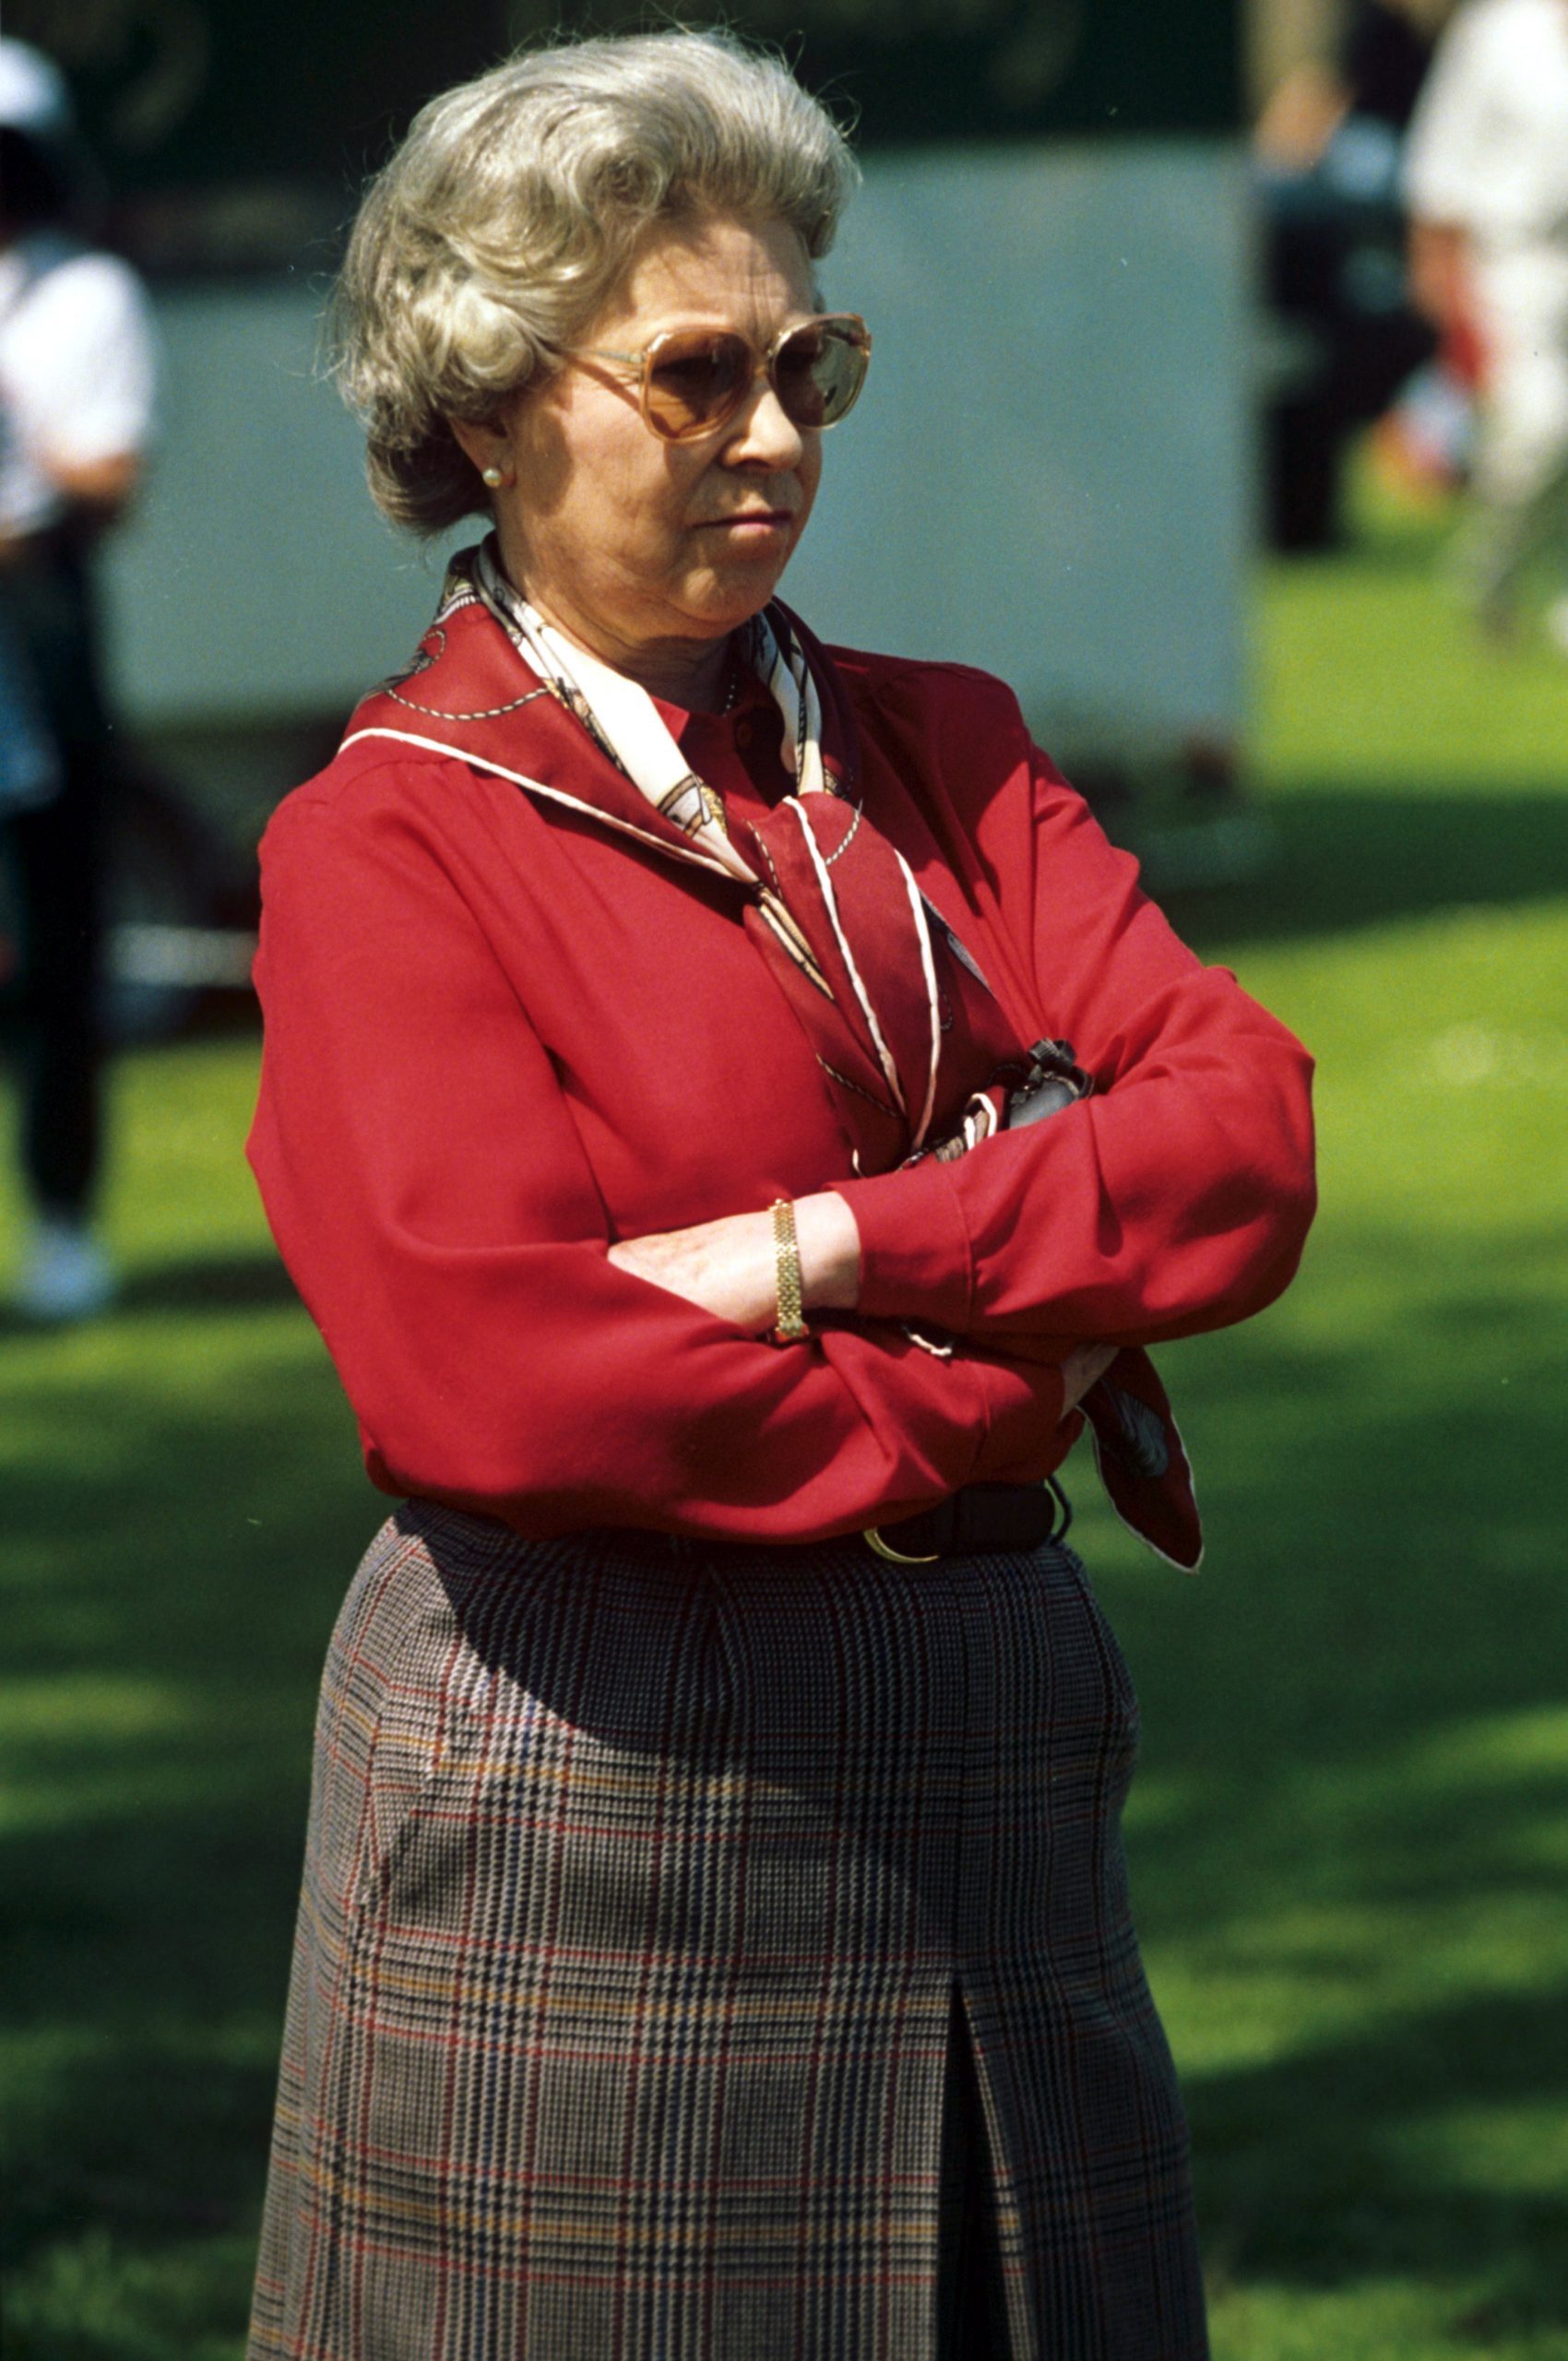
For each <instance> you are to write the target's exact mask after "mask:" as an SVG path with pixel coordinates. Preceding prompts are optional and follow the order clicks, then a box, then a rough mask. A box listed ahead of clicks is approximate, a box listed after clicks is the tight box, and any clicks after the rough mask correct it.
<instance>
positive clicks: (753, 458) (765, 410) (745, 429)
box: [724, 375, 805, 471]
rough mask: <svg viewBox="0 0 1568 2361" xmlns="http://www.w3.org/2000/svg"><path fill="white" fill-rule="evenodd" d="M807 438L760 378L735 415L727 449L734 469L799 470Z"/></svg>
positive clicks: (770, 388) (772, 391) (725, 455)
mask: <svg viewBox="0 0 1568 2361" xmlns="http://www.w3.org/2000/svg"><path fill="white" fill-rule="evenodd" d="M804 450H805V438H804V436H803V435H802V432H801V429H800V428H799V427H798V426H797V425H795V423H794V422H793V421H792V420H791V419H790V416H789V413H788V412H787V411H786V409H785V408H784V405H783V403H782V402H781V401H780V400H779V398H778V395H777V394H776V393H775V392H774V390H773V387H772V386H771V385H770V384H769V383H768V381H767V379H766V377H764V376H761V375H759V376H758V377H757V379H756V382H755V384H754V386H753V387H752V390H751V393H750V395H749V397H747V399H746V400H745V401H744V402H743V403H742V406H741V408H740V409H739V410H737V412H736V413H735V421H734V424H733V426H732V428H731V433H730V436H729V439H728V441H727V442H726V444H725V446H724V457H725V459H726V460H727V461H728V462H729V463H730V464H731V466H733V467H758V466H761V467H766V468H769V469H774V470H775V471H780V470H783V469H789V468H793V467H798V466H799V464H800V461H801V457H802V453H803V452H804Z"/></svg>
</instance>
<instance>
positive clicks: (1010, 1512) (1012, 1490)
mask: <svg viewBox="0 0 1568 2361" xmlns="http://www.w3.org/2000/svg"><path fill="white" fill-rule="evenodd" d="M1072 1522H1073V1512H1072V1509H1071V1507H1070V1506H1069V1504H1068V1501H1067V1495H1066V1493H1065V1492H1064V1491H1063V1489H1062V1487H1061V1485H1060V1484H1058V1483H1057V1482H1056V1481H1055V1479H1054V1477H1052V1478H1051V1481H1049V1482H1048V1483H1044V1484H966V1485H965V1487H964V1489H963V1490H962V1491H961V1492H951V1493H949V1495H948V1497H947V1498H946V1500H944V1501H938V1502H937V1504H936V1506H935V1507H934V1508H932V1509H921V1511H920V1513H919V1514H918V1515H916V1516H904V1517H899V1518H898V1519H897V1522H896V1523H894V1524H892V1525H868V1526H867V1527H866V1531H865V1540H866V1542H867V1545H868V1546H869V1547H870V1548H873V1549H874V1550H875V1552H876V1554H877V1556H878V1557H879V1558H890V1559H891V1560H893V1562H894V1564H895V1565H899V1566H908V1565H929V1564H931V1563H932V1560H935V1559H938V1558H976V1557H983V1556H984V1555H985V1554H986V1552H987V1551H988V1550H993V1549H1038V1548H1039V1547H1040V1546H1041V1544H1042V1543H1043V1542H1047V1541H1062V1540H1064V1539H1065V1538H1066V1535H1067V1529H1068V1527H1069V1526H1070V1525H1071V1524H1072Z"/></svg>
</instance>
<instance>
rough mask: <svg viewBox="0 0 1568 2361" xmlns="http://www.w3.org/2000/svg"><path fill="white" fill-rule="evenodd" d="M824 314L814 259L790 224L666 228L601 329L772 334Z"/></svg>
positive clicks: (649, 245)
mask: <svg viewBox="0 0 1568 2361" xmlns="http://www.w3.org/2000/svg"><path fill="white" fill-rule="evenodd" d="M817 308H818V294H817V289H816V284H815V279H814V273H813V270H812V265H811V259H810V256H809V255H807V253H806V250H805V248H804V246H803V245H802V243H801V239H800V236H799V234H798V232H797V231H794V230H792V229H791V228H790V225H789V224H788V222H784V221H766V222H761V223H754V222H747V221H733V220H712V219H709V220H703V221H695V222H670V223H660V224H659V226H658V227H656V228H655V229H654V230H652V231H649V233H648V235H647V238H646V239H645V240H644V242H643V243H642V245H641V246H640V247H639V248H638V250H637V253H636V255H635V257H634V259H633V262H632V265H631V267H630V268H629V270H628V271H627V273H626V275H625V277H624V279H623V280H622V282H621V285H620V287H619V288H618V289H617V291H616V292H615V293H614V295H612V298H611V300H610V302H609V303H608V304H607V305H606V307H605V309H604V311H603V313H602V314H600V319H599V321H598V322H597V323H596V326H595V334H596V336H597V335H600V334H601V333H602V332H603V331H604V330H606V329H610V328H613V329H614V330H615V331H616V332H617V334H620V333H623V332H624V331H625V330H626V329H629V328H632V327H634V326H635V327H636V329H638V330H639V331H641V332H644V333H645V334H646V335H649V336H651V335H655V334H657V333H658V332H659V330H660V329H661V328H664V327H670V326H676V325H678V324H680V325H683V324H685V323H686V322H688V321H690V322H694V323H698V322H707V321H710V320H711V321H712V322H714V323H715V324H716V325H719V326H726V327H730V326H733V327H739V328H742V329H748V328H749V329H757V328H764V327H766V329H768V330H769V331H770V332H771V331H772V330H773V329H775V328H777V327H778V326H781V325H783V324H784V323H785V322H786V321H787V320H789V319H790V318H791V317H795V316H802V315H805V314H810V313H812V312H814V311H815V310H816V309H817Z"/></svg>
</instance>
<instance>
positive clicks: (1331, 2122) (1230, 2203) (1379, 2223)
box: [1186, 1990, 1568, 2333]
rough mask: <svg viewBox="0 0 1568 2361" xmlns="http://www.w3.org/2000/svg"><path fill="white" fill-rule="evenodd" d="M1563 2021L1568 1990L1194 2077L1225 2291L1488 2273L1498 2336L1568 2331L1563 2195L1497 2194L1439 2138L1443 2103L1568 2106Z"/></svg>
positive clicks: (1492, 2327)
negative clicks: (1260, 2283)
mask: <svg viewBox="0 0 1568 2361" xmlns="http://www.w3.org/2000/svg"><path fill="white" fill-rule="evenodd" d="M1565 2014H1568V1990H1559V1991H1554V1992H1550V1993H1541V1994H1533V1993H1532V1994H1527V1995H1514V1994H1498V1995H1496V1996H1492V1997H1487V1998H1484V1999H1468V2000H1463V2001H1458V2002H1455V2004H1454V2005H1452V2006H1450V2007H1446V2008H1437V2009H1433V2010H1431V2011H1428V2012H1427V2013H1425V2014H1423V2015H1421V2016H1420V2017H1417V2018H1415V2019H1413V2020H1408V2021H1406V2022H1403V2023H1395V2024H1391V2025H1379V2026H1377V2027H1376V2028H1375V2029H1373V2030H1371V2031H1368V2032H1367V2033H1365V2034H1363V2035H1356V2036H1352V2037H1349V2038H1347V2039H1343V2040H1340V2041H1338V2042H1336V2043H1332V2044H1327V2045H1324V2046H1323V2047H1312V2048H1310V2049H1308V2050H1305V2051H1303V2052H1302V2053H1301V2055H1299V2056H1296V2057H1293V2058H1288V2059H1285V2060H1282V2061H1280V2062H1278V2063H1276V2064H1271V2065H1269V2066H1266V2067H1263V2068H1260V2069H1257V2070H1250V2071H1245V2072H1241V2073H1233V2074H1220V2075H1205V2076H1202V2077H1199V2078H1197V2079H1195V2080H1189V2082H1188V2085H1187V2092H1186V2096H1187V2106H1188V2114H1189V2118H1190V2119H1191V2122H1192V2127H1193V2138H1194V2153H1195V2154H1196V2157H1197V2159H1198V2185H1199V2199H1200V2211H1201V2214H1202V2218H1203V2223H1204V2227H1205V2231H1206V2238H1205V2245H1206V2253H1207V2255H1208V2258H1209V2267H1210V2272H1211V2276H1212V2278H1213V2280H1214V2282H1215V2283H1216V2284H1219V2285H1223V2284H1226V2283H1227V2282H1228V2281H1230V2280H1242V2279H1248V2278H1261V2279H1266V2280H1269V2281H1271V2282H1273V2283H1275V2284H1280V2283H1284V2284H1295V2285H1297V2286H1300V2287H1301V2288H1302V2289H1310V2290H1322V2289H1327V2288H1333V2287H1337V2286H1342V2285H1344V2284H1347V2283H1352V2282H1354V2281H1355V2280H1357V2279H1360V2278H1362V2277H1366V2278H1382V2279H1388V2278H1396V2277H1402V2276H1409V2277H1414V2278H1419V2279H1420V2280H1421V2281H1423V2282H1425V2283H1427V2284H1435V2285H1439V2286H1441V2285H1442V2284H1443V2283H1444V2282H1445V2281H1452V2282H1453V2283H1455V2284H1456V2285H1464V2284H1467V2283H1470V2282H1472V2281H1473V2279H1474V2276H1475V2274H1476V2271H1477V2267H1478V2265H1479V2266H1481V2267H1483V2268H1485V2267H1486V2266H1488V2265H1491V2266H1492V2269H1491V2273H1490V2275H1491V2283H1492V2294H1491V2298H1490V2300H1489V2302H1488V2305H1487V2312H1488V2319H1487V2320H1486V2322H1485V2330H1486V2331H1487V2332H1488V2333H1492V2332H1502V2331H1514V2332H1525V2331H1531V2330H1539V2329H1546V2328H1555V2327H1560V2326H1568V2242H1565V2241H1564V2239H1563V2237H1562V2199H1561V2195H1560V2193H1559V2192H1558V2191H1557V2190H1556V2189H1550V2188H1548V2187H1547V2186H1546V2185H1545V2182H1544V2177H1543V2178H1542V2180H1541V2182H1540V2184H1539V2185H1538V2186H1537V2187H1535V2188H1533V2189H1532V2188H1529V2187H1521V2188H1514V2189H1508V2188H1503V2189H1498V2188H1489V2187H1488V2186H1487V2184H1486V2170H1485V2165H1484V2164H1483V2165H1479V2166H1477V2165H1474V2164H1472V2163H1471V2162H1470V2161H1469V2160H1468V2159H1467V2158H1466V2157H1465V2156H1464V2155H1463V2154H1462V2153H1460V2154H1455V2153H1452V2152H1449V2151H1445V2150H1443V2149H1442V2148H1438V2149H1436V2150H1433V2149H1432V2148H1431V2146H1430V2144H1429V2142H1430V2132H1429V2126H1430V2124H1431V2121H1432V2119H1434V2118H1439V2117H1441V2116H1442V2115H1443V2112H1444V2111H1445V2110H1451V2111H1453V2112H1455V2114H1457V2115H1459V2116H1461V2117H1463V2118H1468V2117H1470V2116H1471V2115H1472V2114H1473V2112H1474V2111H1475V2110H1477V2109H1484V2108H1488V2107H1500V2108H1506V2107H1508V2106H1523V2107H1525V2108H1526V2109H1529V2110H1531V2111H1538V2112H1539V2114H1541V2115H1545V2114H1547V2113H1549V2112H1550V2111H1552V2110H1556V2111H1558V2112H1561V2111H1562V2108H1563V2107H1564V2106H1568V2052H1565V2050H1564V2045H1563V2042H1562V2025H1563V2022H1564V2017H1565ZM1423 2154H1424V2155H1425V2157H1426V2158H1427V2162H1426V2163H1425V2164H1424V2165H1423V2162H1422V2157H1423ZM1474 2326H1475V2327H1476V2328H1478V2329H1479V2328H1480V2327H1481V2326H1482V2323H1480V2322H1476V2323H1474Z"/></svg>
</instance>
